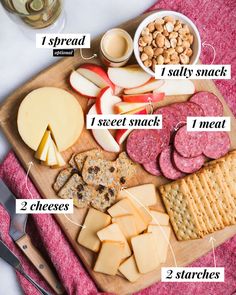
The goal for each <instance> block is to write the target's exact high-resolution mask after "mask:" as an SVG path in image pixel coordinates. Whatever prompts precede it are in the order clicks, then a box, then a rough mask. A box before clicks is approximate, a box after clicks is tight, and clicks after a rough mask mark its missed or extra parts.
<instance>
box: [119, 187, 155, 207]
mask: <svg viewBox="0 0 236 295" xmlns="http://www.w3.org/2000/svg"><path fill="white" fill-rule="evenodd" d="M123 198H129V199H131V200H132V201H133V202H134V203H135V204H137V206H138V207H141V206H146V207H149V206H153V205H155V204H156V203H157V197H156V188H155V185H154V184H152V183H148V184H143V185H139V186H134V187H130V188H126V189H123V190H121V191H120V192H119V194H118V200H120V199H123Z"/></svg>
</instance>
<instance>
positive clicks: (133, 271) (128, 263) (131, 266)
mask: <svg viewBox="0 0 236 295" xmlns="http://www.w3.org/2000/svg"><path fill="white" fill-rule="evenodd" d="M119 271H120V272H121V273H122V275H124V276H125V277H126V279H127V280H129V281H130V282H131V283H133V282H135V281H137V279H138V278H139V277H140V276H141V274H140V273H139V271H138V268H137V265H136V262H135V259H134V255H132V256H130V258H128V259H127V260H125V262H123V263H122V264H121V265H120V267H119Z"/></svg>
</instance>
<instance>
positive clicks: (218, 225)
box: [196, 169, 225, 230]
mask: <svg viewBox="0 0 236 295" xmlns="http://www.w3.org/2000/svg"><path fill="white" fill-rule="evenodd" d="M196 175H197V177H198V179H199V181H200V183H201V186H202V189H203V191H204V194H205V196H206V198H207V200H208V202H209V203H210V206H211V208H212V211H213V213H214V216H215V219H216V224H215V230H219V229H223V228H224V227H225V226H224V223H223V221H222V218H221V215H220V214H219V211H218V208H217V205H216V200H215V199H214V195H212V194H211V190H210V188H209V186H208V181H207V175H206V173H204V169H202V170H201V171H199V172H198V173H196Z"/></svg>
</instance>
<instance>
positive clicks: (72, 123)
mask: <svg viewBox="0 0 236 295" xmlns="http://www.w3.org/2000/svg"><path fill="white" fill-rule="evenodd" d="M83 126H84V115H83V111H82V108H81V106H80V104H79V102H78V100H77V99H76V98H75V97H74V96H73V95H72V94H70V93H69V92H68V91H65V90H63V89H60V88H56V87H42V88H38V89H35V90H33V91H31V92H30V93H29V94H28V95H27V96H26V97H25V98H24V99H23V101H22V102H21V105H20V107H19V110H18V116H17V127H18V131H19V134H20V136H21V138H22V139H23V141H24V142H25V143H26V144H27V145H28V146H29V147H30V148H31V149H33V150H34V151H36V150H37V149H38V147H39V145H40V143H41V141H42V138H43V136H44V133H45V131H46V130H47V129H50V130H51V133H52V135H53V139H54V140H55V143H56V146H57V148H58V150H59V151H60V152H61V151H64V150H66V149H67V148H69V147H70V146H72V145H73V144H74V143H75V142H76V140H77V139H78V138H79V136H80V134H81V132H82V129H83Z"/></svg>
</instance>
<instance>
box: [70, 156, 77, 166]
mask: <svg viewBox="0 0 236 295" xmlns="http://www.w3.org/2000/svg"><path fill="white" fill-rule="evenodd" d="M69 165H70V166H71V167H72V168H76V169H77V167H76V163H75V154H73V155H72V156H71V158H70V160H69Z"/></svg>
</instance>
